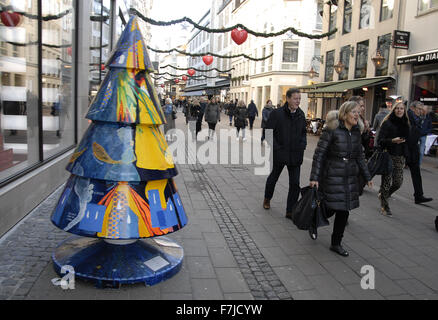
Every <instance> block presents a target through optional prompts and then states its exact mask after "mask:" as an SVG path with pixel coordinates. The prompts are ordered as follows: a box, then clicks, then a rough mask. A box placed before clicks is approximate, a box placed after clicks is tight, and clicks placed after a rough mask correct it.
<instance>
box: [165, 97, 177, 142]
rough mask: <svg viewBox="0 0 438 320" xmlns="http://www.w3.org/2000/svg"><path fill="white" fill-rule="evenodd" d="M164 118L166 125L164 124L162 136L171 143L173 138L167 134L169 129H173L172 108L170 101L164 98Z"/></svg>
mask: <svg viewBox="0 0 438 320" xmlns="http://www.w3.org/2000/svg"><path fill="white" fill-rule="evenodd" d="M163 112H164V116H165V117H166V123H165V124H164V134H165V136H166V139H167V140H170V141H172V140H173V137H172V136H171V134H167V132H168V131H169V130H170V129H175V119H174V112H175V110H174V106H173V103H172V99H170V98H166V100H165V105H164V107H163Z"/></svg>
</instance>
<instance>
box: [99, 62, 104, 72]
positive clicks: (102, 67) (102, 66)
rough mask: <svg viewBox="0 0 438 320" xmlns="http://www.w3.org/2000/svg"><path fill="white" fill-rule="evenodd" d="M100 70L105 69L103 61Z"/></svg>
mask: <svg viewBox="0 0 438 320" xmlns="http://www.w3.org/2000/svg"><path fill="white" fill-rule="evenodd" d="M100 70H102V71H103V70H105V65H104V64H103V63H102V64H101V65H100Z"/></svg>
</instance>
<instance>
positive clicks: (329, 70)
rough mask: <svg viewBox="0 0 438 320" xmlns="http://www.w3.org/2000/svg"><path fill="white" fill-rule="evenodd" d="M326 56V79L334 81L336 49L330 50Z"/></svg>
mask: <svg viewBox="0 0 438 320" xmlns="http://www.w3.org/2000/svg"><path fill="white" fill-rule="evenodd" d="M326 57H327V59H326V63H325V75H324V81H333V70H334V64H335V50H332V51H328V52H327V54H326Z"/></svg>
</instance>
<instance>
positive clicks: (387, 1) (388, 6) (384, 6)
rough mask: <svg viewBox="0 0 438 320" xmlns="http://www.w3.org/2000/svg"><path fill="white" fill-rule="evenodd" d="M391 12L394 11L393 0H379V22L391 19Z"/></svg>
mask: <svg viewBox="0 0 438 320" xmlns="http://www.w3.org/2000/svg"><path fill="white" fill-rule="evenodd" d="M393 10H394V0H381V5H380V21H385V20H388V19H391V18H392V11H393Z"/></svg>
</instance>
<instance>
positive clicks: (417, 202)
mask: <svg viewBox="0 0 438 320" xmlns="http://www.w3.org/2000/svg"><path fill="white" fill-rule="evenodd" d="M432 200H433V199H432V198H426V197H425V196H421V197H417V198H415V204H420V203H425V202H429V201H432Z"/></svg>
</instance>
